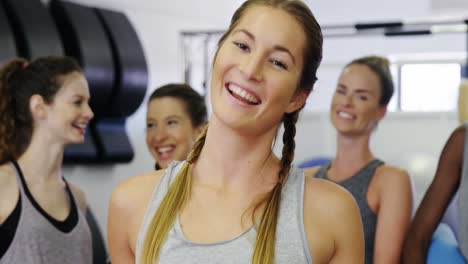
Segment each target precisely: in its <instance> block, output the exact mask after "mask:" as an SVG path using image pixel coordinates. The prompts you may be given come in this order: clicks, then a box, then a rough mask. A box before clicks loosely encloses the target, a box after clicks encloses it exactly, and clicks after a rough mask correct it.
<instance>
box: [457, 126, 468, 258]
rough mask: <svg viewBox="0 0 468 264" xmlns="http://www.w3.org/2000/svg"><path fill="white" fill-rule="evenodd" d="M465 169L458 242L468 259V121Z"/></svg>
mask: <svg viewBox="0 0 468 264" xmlns="http://www.w3.org/2000/svg"><path fill="white" fill-rule="evenodd" d="M463 152H464V154H463V169H462V176H461V181H460V187H459V188H458V193H459V195H458V201H457V204H458V242H459V243H460V250H461V252H462V253H463V256H465V259H467V260H468V123H465V145H464V150H463Z"/></svg>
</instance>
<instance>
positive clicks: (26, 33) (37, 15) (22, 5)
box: [2, 0, 64, 60]
mask: <svg viewBox="0 0 468 264" xmlns="http://www.w3.org/2000/svg"><path fill="white" fill-rule="evenodd" d="M2 3H3V5H4V8H5V11H6V13H7V17H8V18H9V21H10V23H11V26H12V29H13V33H14V35H15V40H16V46H17V50H18V55H19V56H21V57H24V58H27V59H29V60H33V59H36V58H38V57H43V56H49V55H58V56H62V55H64V51H63V47H62V43H61V41H60V36H59V34H58V31H57V27H56V26H55V23H54V21H53V20H52V18H51V16H50V14H49V12H48V10H47V8H46V7H45V6H44V5H43V4H42V3H41V1H40V0H2Z"/></svg>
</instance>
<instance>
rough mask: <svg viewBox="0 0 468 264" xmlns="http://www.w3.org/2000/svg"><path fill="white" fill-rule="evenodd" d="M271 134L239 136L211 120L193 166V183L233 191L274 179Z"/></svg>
mask: <svg viewBox="0 0 468 264" xmlns="http://www.w3.org/2000/svg"><path fill="white" fill-rule="evenodd" d="M275 133H276V130H275V129H274V130H273V129H272V130H271V131H270V132H268V133H265V134H263V135H261V136H252V135H239V133H238V132H237V131H234V130H233V129H232V128H230V127H227V126H225V125H224V124H223V123H221V122H217V121H216V120H212V121H211V122H210V126H209V128H208V132H207V135H206V139H205V145H204V146H203V150H202V152H201V153H200V156H199V158H198V160H197V162H196V165H195V167H194V180H195V182H198V183H199V184H203V185H211V187H212V188H217V189H223V190H226V191H233V192H236V191H240V190H244V191H245V190H248V189H251V188H254V187H258V186H265V184H266V185H269V183H274V182H276V181H277V179H278V178H277V177H278V170H279V161H278V159H277V158H276V157H275V156H274V154H273V153H272V147H271V146H272V141H273V138H274V135H275Z"/></svg>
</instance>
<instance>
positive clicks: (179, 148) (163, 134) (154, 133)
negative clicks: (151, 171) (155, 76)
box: [146, 97, 202, 168]
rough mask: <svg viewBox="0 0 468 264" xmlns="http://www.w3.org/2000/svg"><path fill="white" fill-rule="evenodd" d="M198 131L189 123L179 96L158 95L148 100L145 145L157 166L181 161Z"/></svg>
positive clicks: (200, 127)
mask: <svg viewBox="0 0 468 264" xmlns="http://www.w3.org/2000/svg"><path fill="white" fill-rule="evenodd" d="M201 130H202V126H199V127H194V126H193V124H192V121H191V119H190V116H189V115H188V113H187V110H186V107H185V104H184V102H183V101H182V100H181V99H178V98H175V97H160V98H155V99H152V100H151V101H150V102H149V103H148V110H147V115H146V144H147V146H148V149H149V151H150V152H151V155H152V156H153V157H154V159H155V160H156V162H157V163H158V165H159V166H160V167H161V168H167V166H168V165H169V164H170V163H171V162H172V161H173V160H185V159H186V158H187V155H188V153H189V152H190V150H191V149H192V145H193V143H194V142H195V140H196V138H197V136H198V135H199V133H200V132H201Z"/></svg>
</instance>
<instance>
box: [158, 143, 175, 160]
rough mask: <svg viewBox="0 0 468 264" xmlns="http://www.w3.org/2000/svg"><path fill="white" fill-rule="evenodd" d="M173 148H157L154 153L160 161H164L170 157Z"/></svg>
mask: <svg viewBox="0 0 468 264" xmlns="http://www.w3.org/2000/svg"><path fill="white" fill-rule="evenodd" d="M174 150H175V147H174V146H169V147H158V148H156V153H157V154H158V157H159V158H160V159H161V160H166V159H169V158H171V157H172V153H173V152H174Z"/></svg>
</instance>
